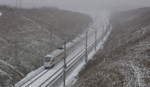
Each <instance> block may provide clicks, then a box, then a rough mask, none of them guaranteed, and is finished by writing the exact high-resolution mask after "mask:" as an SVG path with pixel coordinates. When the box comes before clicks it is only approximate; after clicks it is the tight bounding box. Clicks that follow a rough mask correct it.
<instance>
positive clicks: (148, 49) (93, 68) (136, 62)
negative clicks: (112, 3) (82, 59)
mask: <svg viewBox="0 0 150 87" xmlns="http://www.w3.org/2000/svg"><path fill="white" fill-rule="evenodd" d="M149 14H150V8H148V7H147V8H140V9H135V10H131V11H126V12H118V13H115V14H113V15H112V16H111V19H110V23H111V24H112V27H113V29H112V32H111V34H110V36H109V38H108V40H107V42H106V43H105V46H104V49H103V50H100V51H99V52H98V53H97V54H96V55H95V57H94V59H93V60H92V61H90V62H89V63H88V65H87V66H86V67H85V68H84V69H83V70H82V71H81V72H80V75H79V79H78V81H77V82H76V84H75V85H74V86H73V87H150V78H149V77H150V15H149Z"/></svg>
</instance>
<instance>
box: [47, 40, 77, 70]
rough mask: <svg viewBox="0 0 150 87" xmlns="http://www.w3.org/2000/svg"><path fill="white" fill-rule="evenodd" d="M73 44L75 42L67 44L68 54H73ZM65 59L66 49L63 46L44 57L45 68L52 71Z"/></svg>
mask: <svg viewBox="0 0 150 87" xmlns="http://www.w3.org/2000/svg"><path fill="white" fill-rule="evenodd" d="M73 44H74V43H73V42H69V43H67V45H66V48H67V54H69V52H71V48H72V47H73ZM63 59H64V47H63V46H62V47H59V48H58V49H56V50H55V51H53V52H52V53H50V54H48V55H46V56H45V57H44V68H45V69H50V68H52V67H53V66H55V65H56V64H57V63H59V62H60V61H62V60H63Z"/></svg>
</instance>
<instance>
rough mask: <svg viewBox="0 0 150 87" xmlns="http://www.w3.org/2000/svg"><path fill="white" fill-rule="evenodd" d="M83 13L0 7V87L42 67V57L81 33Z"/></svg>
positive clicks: (85, 18) (85, 23)
mask: <svg viewBox="0 0 150 87" xmlns="http://www.w3.org/2000/svg"><path fill="white" fill-rule="evenodd" d="M91 22H92V19H91V18H90V17H89V16H88V15H85V14H81V13H77V12H71V11H65V10H60V9H58V8H36V9H34V8H33V9H18V8H11V7H7V6H0V87H5V86H6V87H7V83H11V82H10V80H13V81H14V82H13V83H15V82H16V81H18V80H20V79H21V78H22V77H24V76H25V75H26V74H27V73H29V72H30V71H32V70H34V69H36V68H38V67H40V66H41V65H42V64H43V56H45V55H46V54H48V53H50V52H51V51H52V50H54V49H56V48H58V47H59V46H61V45H62V44H63V43H64V40H67V41H69V40H72V39H73V38H75V37H76V36H77V35H79V34H80V33H82V32H83V31H84V30H85V29H86V28H87V27H88V26H89V24H90V23H91Z"/></svg>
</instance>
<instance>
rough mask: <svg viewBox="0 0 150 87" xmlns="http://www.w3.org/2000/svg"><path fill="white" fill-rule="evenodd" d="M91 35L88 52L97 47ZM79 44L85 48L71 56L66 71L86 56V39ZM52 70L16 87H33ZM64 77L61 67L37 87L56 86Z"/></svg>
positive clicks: (43, 72) (45, 71)
mask: <svg viewBox="0 0 150 87" xmlns="http://www.w3.org/2000/svg"><path fill="white" fill-rule="evenodd" d="M90 35H91V36H90V40H89V41H90V44H88V52H90V51H91V50H93V49H94V46H95V43H94V42H95V41H92V34H90ZM82 38H83V37H82ZM100 40H101V38H100V37H99V38H98V40H97V41H98V42H100ZM79 44H83V46H81V47H83V49H81V50H80V51H79V52H77V53H76V55H74V56H73V57H72V56H71V58H70V59H69V60H68V61H67V69H66V71H69V70H70V69H71V68H72V67H73V66H74V65H75V64H76V63H78V62H79V61H80V60H82V59H83V58H82V57H83V56H84V55H85V48H84V39H83V40H81V41H80V42H79ZM77 46H78V45H77ZM81 47H79V48H81ZM73 49H74V47H73ZM72 53H73V52H72ZM50 70H51V69H50ZM50 70H44V71H42V72H40V73H39V74H38V75H36V76H35V77H33V78H31V79H29V80H27V81H26V82H24V83H23V84H21V85H20V86H16V87H33V86H31V85H32V84H33V83H34V82H35V81H37V80H38V79H39V78H41V77H42V76H44V75H45V74H47V73H48V72H49V71H50ZM62 75H63V65H61V67H59V68H58V69H57V70H56V71H55V72H53V74H52V75H51V76H50V77H48V78H47V79H46V80H44V81H43V82H42V83H41V84H40V85H39V86H36V87H48V86H49V85H52V84H54V83H55V82H56V81H57V80H58V79H60V78H61V77H62ZM54 77H55V78H54Z"/></svg>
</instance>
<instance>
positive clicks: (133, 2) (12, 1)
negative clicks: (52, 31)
mask: <svg viewBox="0 0 150 87" xmlns="http://www.w3.org/2000/svg"><path fill="white" fill-rule="evenodd" d="M16 1H18V2H17V3H16ZM0 4H1V5H11V6H16V5H17V6H20V7H24V8H31V7H43V6H54V7H59V8H62V9H68V10H75V11H81V12H83V11H85V12H94V11H95V12H96V11H97V10H101V9H107V10H126V9H133V8H140V7H145V6H150V1H149V0H0Z"/></svg>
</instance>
